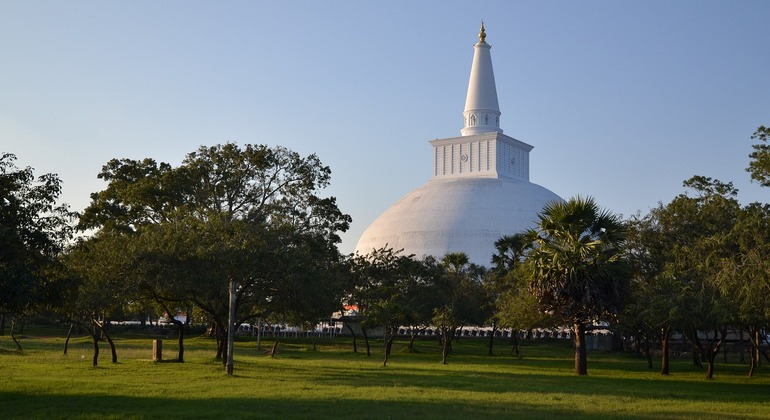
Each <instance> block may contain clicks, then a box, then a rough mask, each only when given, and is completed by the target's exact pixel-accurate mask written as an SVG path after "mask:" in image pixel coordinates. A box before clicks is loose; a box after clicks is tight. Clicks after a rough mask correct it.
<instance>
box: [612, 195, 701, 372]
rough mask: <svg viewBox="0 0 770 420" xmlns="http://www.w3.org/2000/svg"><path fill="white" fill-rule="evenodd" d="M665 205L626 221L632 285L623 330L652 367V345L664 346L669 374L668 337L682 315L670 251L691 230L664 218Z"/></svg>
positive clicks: (622, 318) (663, 357)
mask: <svg viewBox="0 0 770 420" xmlns="http://www.w3.org/2000/svg"><path fill="white" fill-rule="evenodd" d="M665 210H666V208H665V207H664V206H662V205H661V206H659V207H658V208H656V209H653V210H652V211H651V212H650V213H649V214H648V215H646V216H644V217H640V216H637V217H634V218H632V219H631V220H629V221H628V222H627V226H628V243H627V247H626V249H627V255H628V260H629V273H630V288H629V296H628V301H627V303H626V306H625V308H624V310H623V312H622V314H621V316H620V320H619V321H620V322H619V326H620V329H621V330H622V331H623V332H624V333H625V334H626V335H628V336H630V337H633V338H634V344H635V345H636V346H637V350H641V351H644V352H645V354H646V356H647V364H648V367H649V368H652V346H653V343H654V342H656V341H657V342H659V343H660V345H661V369H660V373H661V374H663V375H668V374H669V369H670V363H669V361H670V358H669V356H670V350H669V344H670V342H669V338H670V336H671V332H672V331H673V328H674V327H675V326H677V325H678V324H677V322H678V320H679V319H680V318H681V317H680V316H679V305H678V300H679V295H680V293H679V284H678V282H677V280H676V276H675V275H674V274H673V273H671V271H670V270H668V268H670V266H669V264H670V262H671V261H672V254H671V250H672V249H674V248H675V247H677V246H678V244H680V243H681V241H682V240H685V238H686V236H687V235H688V234H689V232H683V231H681V230H680V228H683V227H684V226H683V225H682V224H679V223H676V222H675V219H671V218H666V217H665Z"/></svg>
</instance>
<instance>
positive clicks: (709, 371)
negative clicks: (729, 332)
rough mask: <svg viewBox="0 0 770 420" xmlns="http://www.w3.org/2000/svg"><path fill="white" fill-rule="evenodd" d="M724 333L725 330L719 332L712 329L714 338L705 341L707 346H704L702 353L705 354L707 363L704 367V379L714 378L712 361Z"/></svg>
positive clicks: (720, 344)
mask: <svg viewBox="0 0 770 420" xmlns="http://www.w3.org/2000/svg"><path fill="white" fill-rule="evenodd" d="M725 335H726V330H722V331H721V332H718V331H714V338H713V339H709V340H708V341H707V342H706V345H707V347H705V348H704V350H705V352H704V355H705V356H706V363H707V364H708V365H707V368H706V379H713V378H714V361H715V360H716V358H717V356H718V355H719V349H720V347H721V346H722V343H723V340H724V337H725ZM718 337H719V338H718Z"/></svg>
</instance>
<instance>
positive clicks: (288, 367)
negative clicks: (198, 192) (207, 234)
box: [0, 330, 770, 419]
mask: <svg viewBox="0 0 770 420" xmlns="http://www.w3.org/2000/svg"><path fill="white" fill-rule="evenodd" d="M37 332H39V334H35V333H32V332H30V333H29V335H30V336H29V337H25V338H24V339H23V341H22V345H23V347H24V352H23V353H22V354H16V353H15V351H14V346H13V343H12V342H11V340H10V338H9V337H0V407H2V408H0V410H1V412H0V417H2V418H64V417H66V418H164V419H165V418H212V417H227V418H239V417H246V418H253V417H264V418H280V417H284V418H341V417H345V418H484V417H514V416H515V417H530V418H553V417H556V416H570V417H584V418H589V417H590V418H596V417H600V418H633V417H635V418H696V417H703V418H716V417H739V418H767V417H768V416H770V408H768V402H769V401H770V375H768V372H767V371H766V370H767V368H766V367H764V366H763V367H762V368H761V369H760V370H759V374H758V375H757V376H755V377H754V378H748V377H747V376H746V372H747V366H745V365H740V364H737V363H732V364H724V363H722V364H719V365H718V366H717V371H716V377H715V379H714V380H712V381H706V380H705V379H704V372H703V371H701V370H699V369H697V368H695V367H693V366H692V363H691V362H689V361H688V360H675V361H674V363H673V365H672V375H671V376H668V377H663V376H661V375H659V374H658V373H657V372H656V371H649V370H648V369H647V368H646V363H645V361H644V360H642V359H640V358H637V357H635V356H633V355H625V354H615V353H589V376H587V377H578V376H575V375H574V374H573V371H572V366H573V365H572V363H573V362H572V356H573V354H572V350H571V349H570V347H569V343H565V342H556V341H550V342H545V343H543V342H537V343H528V344H526V345H525V346H524V347H523V357H522V358H520V359H519V358H516V357H513V356H511V355H510V348H509V347H508V346H507V345H506V344H504V343H503V342H502V341H499V343H500V344H499V345H498V346H497V347H496V348H495V356H492V357H490V356H487V355H486V347H485V345H486V341H485V340H476V339H464V340H461V341H460V342H459V343H457V344H455V348H454V353H453V355H452V356H451V357H450V359H449V364H448V365H442V364H441V359H440V354H439V353H440V347H439V345H438V342H436V341H434V340H424V341H419V342H418V343H417V349H416V350H417V351H416V352H414V353H409V352H406V351H405V347H406V343H404V342H398V343H397V344H396V346H395V347H394V353H393V354H392V356H391V359H390V361H389V363H388V366H387V367H383V366H382V346H381V342H376V341H375V342H374V343H373V346H372V350H373V355H372V357H367V356H366V355H365V353H364V348H363V343H362V340H359V352H358V353H353V352H352V346H351V342H350V339H333V340H332V339H320V340H319V341H318V346H317V350H316V351H313V350H312V344H311V343H310V342H309V340H307V339H286V340H284V341H283V342H282V344H281V345H280V346H279V352H278V354H277V356H276V357H274V358H271V357H269V356H267V355H265V354H264V351H259V350H257V348H256V343H255V342H254V341H253V340H248V341H239V342H238V343H236V352H235V375H234V376H232V377H229V376H227V375H225V373H224V368H223V366H222V364H221V362H220V361H217V360H215V359H214V354H215V353H214V343H213V341H212V340H210V339H208V338H202V337H193V338H190V339H189V340H187V345H186V352H185V360H186V362H185V363H184V364H178V363H154V362H152V361H151V349H152V337H150V336H120V337H116V342H117V346H118V357H119V363H118V364H112V363H110V354H109V347H108V346H107V344H106V343H102V345H101V357H100V363H99V367H97V368H94V367H92V366H91V354H92V353H91V351H92V350H91V342H90V340H89V339H88V338H87V337H77V338H75V339H73V340H72V341H71V342H70V347H69V352H68V354H67V355H66V356H65V355H63V354H62V349H63V344H64V339H63V335H64V334H63V333H61V332H54V333H48V332H46V331H45V330H41V331H37ZM56 333H59V334H60V335H58V336H57V335H56ZM129 337H130V338H129ZM271 344H272V342H271V341H270V340H265V341H264V342H263V348H264V349H268V348H269V346H270V345H271ZM164 347H165V348H164V358H167V359H172V358H174V357H175V356H176V346H175V341H174V340H173V339H168V340H164Z"/></svg>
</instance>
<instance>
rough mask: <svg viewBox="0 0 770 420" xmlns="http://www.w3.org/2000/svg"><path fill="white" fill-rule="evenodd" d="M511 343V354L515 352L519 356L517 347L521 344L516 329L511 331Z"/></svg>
mask: <svg viewBox="0 0 770 420" xmlns="http://www.w3.org/2000/svg"><path fill="white" fill-rule="evenodd" d="M511 343H512V345H513V348H511V354H514V353H516V356H517V357H520V356H521V354H520V353H519V347H520V346H521V341H520V340H519V332H518V331H516V330H513V331H511Z"/></svg>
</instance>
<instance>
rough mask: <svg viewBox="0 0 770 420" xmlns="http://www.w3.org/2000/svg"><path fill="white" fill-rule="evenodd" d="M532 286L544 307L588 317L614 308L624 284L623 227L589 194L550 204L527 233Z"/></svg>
mask: <svg viewBox="0 0 770 420" xmlns="http://www.w3.org/2000/svg"><path fill="white" fill-rule="evenodd" d="M529 234H530V235H531V237H532V238H533V248H532V250H531V251H530V252H529V254H528V255H527V265H528V269H529V270H528V271H529V273H530V279H531V283H530V288H531V290H532V291H533V292H534V293H535V295H536V296H537V298H538V301H539V303H540V307H541V309H542V310H544V311H546V312H553V313H554V314H555V315H557V316H559V317H562V318H564V319H565V320H566V321H570V322H571V321H579V322H586V321H589V320H595V319H597V318H601V317H605V316H607V315H612V314H615V313H617V312H618V311H619V310H620V308H621V306H622V304H623V300H624V297H625V293H626V290H627V275H626V271H627V264H626V261H625V259H624V254H623V247H624V245H625V241H626V228H625V226H624V225H623V223H621V221H620V220H619V218H618V216H616V215H614V214H612V213H610V212H609V211H605V210H600V209H599V207H598V206H597V204H596V203H595V201H594V200H593V199H592V198H582V197H576V198H572V199H570V200H568V201H565V202H554V203H551V204H548V205H547V206H546V207H545V208H544V209H543V211H542V213H541V214H540V215H539V223H538V226H537V228H536V229H533V230H531V231H530V233H529Z"/></svg>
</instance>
